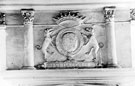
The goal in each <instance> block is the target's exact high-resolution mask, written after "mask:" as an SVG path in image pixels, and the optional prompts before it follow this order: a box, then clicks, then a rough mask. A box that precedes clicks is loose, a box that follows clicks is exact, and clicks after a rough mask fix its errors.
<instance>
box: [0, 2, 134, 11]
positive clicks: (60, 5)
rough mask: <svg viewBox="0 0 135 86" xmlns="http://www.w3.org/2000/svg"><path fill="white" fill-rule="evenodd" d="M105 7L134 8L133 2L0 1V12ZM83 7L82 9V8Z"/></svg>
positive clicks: (100, 8) (99, 8) (98, 8)
mask: <svg viewBox="0 0 135 86" xmlns="http://www.w3.org/2000/svg"><path fill="white" fill-rule="evenodd" d="M105 6H116V7H117V9H124V10H125V9H131V8H135V1H132V0H131V1H126V0H124V1H123V0H121V1H116V0H113V1H109V0H100V1H94V0H93V1H91V0H85V1H83V0H77V1H75V0H72V1H71V0H69V1H68V0H67V1H63V0H58V1H50V0H39V1H36V0H32V1H26V0H22V1H20V0H15V1H12V0H11V1H10V0H3V1H0V10H1V11H6V10H20V9H22V8H23V9H29V8H33V9H35V10H60V9H61V10H74V9H96V10H102V8H103V7H105ZM82 7H83V8H82Z"/></svg>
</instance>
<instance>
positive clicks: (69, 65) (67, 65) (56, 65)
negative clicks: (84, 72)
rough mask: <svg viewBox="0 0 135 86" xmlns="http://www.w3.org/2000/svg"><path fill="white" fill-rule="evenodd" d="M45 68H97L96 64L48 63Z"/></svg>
mask: <svg viewBox="0 0 135 86" xmlns="http://www.w3.org/2000/svg"><path fill="white" fill-rule="evenodd" d="M44 67H45V68H83V67H84V68H85V67H90V68H93V67H96V63H94V62H47V63H44Z"/></svg>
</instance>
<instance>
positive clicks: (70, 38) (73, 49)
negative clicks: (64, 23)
mask: <svg viewBox="0 0 135 86" xmlns="http://www.w3.org/2000/svg"><path fill="white" fill-rule="evenodd" d="M82 45H83V38H82V35H81V33H80V32H79V31H78V30H76V29H75V28H66V29H63V30H61V31H60V32H59V34H58V35H57V37H56V47H57V49H58V51H59V53H60V54H63V55H66V56H71V55H74V54H76V53H77V52H78V51H79V50H80V49H81V47H82Z"/></svg>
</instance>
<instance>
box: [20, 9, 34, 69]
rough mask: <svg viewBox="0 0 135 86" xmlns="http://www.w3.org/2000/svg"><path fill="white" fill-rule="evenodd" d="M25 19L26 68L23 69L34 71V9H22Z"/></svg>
mask: <svg viewBox="0 0 135 86" xmlns="http://www.w3.org/2000/svg"><path fill="white" fill-rule="evenodd" d="M21 13H22V16H23V19H24V29H25V33H24V40H25V43H24V52H25V56H24V67H23V69H34V44H33V43H34V39H33V20H34V10H33V9H22V10H21Z"/></svg>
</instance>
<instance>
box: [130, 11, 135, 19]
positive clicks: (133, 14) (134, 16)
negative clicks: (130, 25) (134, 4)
mask: <svg viewBox="0 0 135 86" xmlns="http://www.w3.org/2000/svg"><path fill="white" fill-rule="evenodd" d="M130 18H131V20H135V9H131V10H130Z"/></svg>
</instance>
